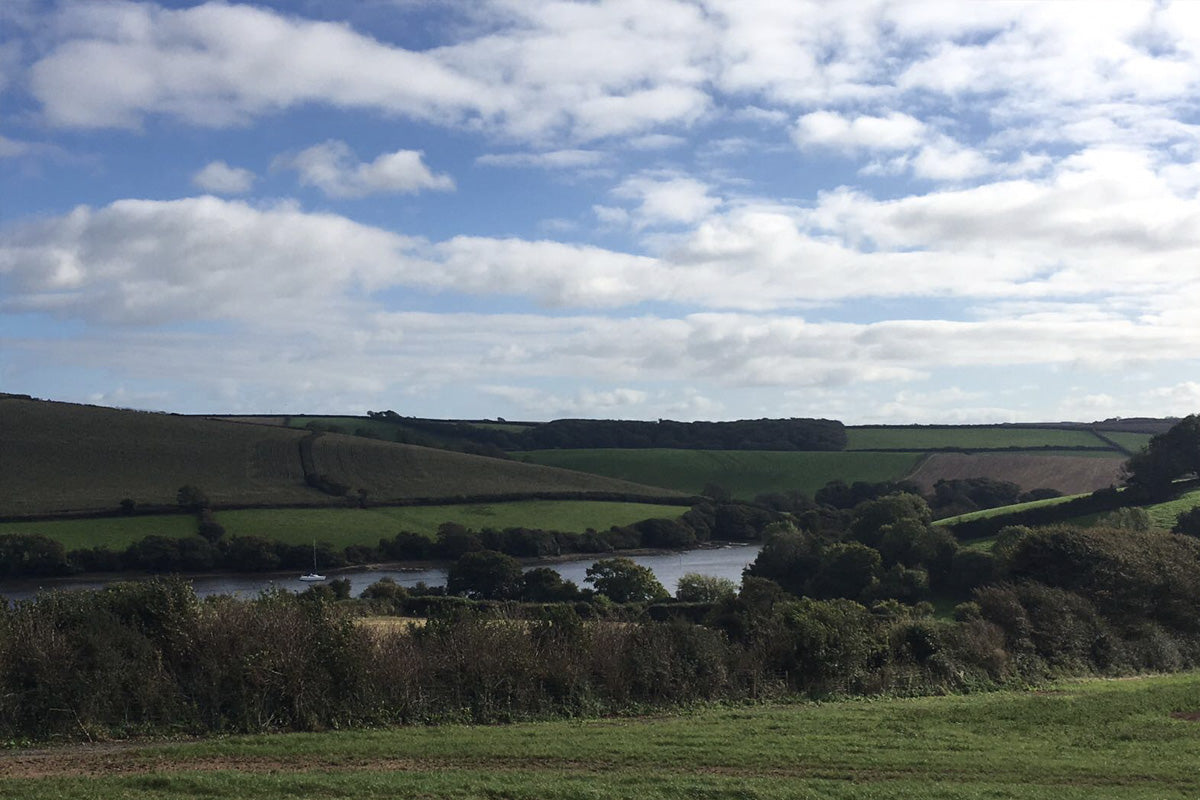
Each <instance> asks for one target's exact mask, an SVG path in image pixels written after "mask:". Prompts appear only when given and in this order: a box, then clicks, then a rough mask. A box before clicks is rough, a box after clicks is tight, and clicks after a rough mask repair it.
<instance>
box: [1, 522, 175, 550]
mask: <svg viewBox="0 0 1200 800" xmlns="http://www.w3.org/2000/svg"><path fill="white" fill-rule="evenodd" d="M196 530H197V521H196V518H195V517H194V516H192V515H190V514H154V515H150V516H145V517H100V518H97V519H58V520H42V521H39V522H0V534H5V533H39V534H41V535H42V536H48V537H49V538H51V539H55V540H56V541H59V542H62V544H63V547H65V548H66V549H67V550H77V549H79V548H84V547H100V546H103V547H107V548H109V549H110V550H119V549H123V548H125V547H127V546H129V545H131V544H133V543H134V542H136V541H138V540H139V539H144V538H146V537H147V536H169V537H171V538H173V539H180V538H183V537H184V536H193V535H195V533H196Z"/></svg>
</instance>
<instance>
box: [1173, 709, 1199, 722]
mask: <svg viewBox="0 0 1200 800" xmlns="http://www.w3.org/2000/svg"><path fill="white" fill-rule="evenodd" d="M1171 716H1172V717H1174V718H1175V719H1186V720H1187V721H1188V722H1200V711H1174V712H1172V713H1171Z"/></svg>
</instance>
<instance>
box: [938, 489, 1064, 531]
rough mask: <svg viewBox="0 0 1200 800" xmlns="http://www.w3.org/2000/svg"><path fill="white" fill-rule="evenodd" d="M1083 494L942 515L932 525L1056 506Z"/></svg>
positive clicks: (949, 523)
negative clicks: (954, 514)
mask: <svg viewBox="0 0 1200 800" xmlns="http://www.w3.org/2000/svg"><path fill="white" fill-rule="evenodd" d="M1084 496H1086V495H1085V494H1071V495H1063V496H1062V497H1050V498H1047V499H1045V500H1031V501H1030V502H1028V503H1014V504H1013V505H1011V506H998V507H997V508H984V509H981V510H979V511H971V512H968V513H966V514H959V515H958V516H956V517H944V518H943V519H939V520H934V523H933V524H934V525H954V524H956V523H959V522H970V521H971V520H975V519H991V518H992V517H1001V516H1004V515H1006V514H1015V513H1017V512H1019V511H1028V510H1029V509H1031V508H1041V507H1043V506H1056V505H1059V504H1060V503H1066V502H1068V501H1070V500H1074V499H1076V498H1079V497H1084Z"/></svg>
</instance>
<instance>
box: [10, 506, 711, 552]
mask: <svg viewBox="0 0 1200 800" xmlns="http://www.w3.org/2000/svg"><path fill="white" fill-rule="evenodd" d="M685 511H687V506H674V505H655V504H652V503H622V502H609V501H603V500H519V501H514V502H509V503H459V504H451V505H433V506H393V507H377V508H273V509H266V508H256V509H241V510H226V511H217V512H216V513H215V514H214V516H215V517H216V520H217V522H219V523H221V525H223V526H224V527H225V530H226V533H227V535H229V536H258V537H260V538H263V539H272V540H276V541H281V542H286V543H288V544H309V543H311V542H312V541H313V540H316V541H319V542H324V543H327V544H330V545H332V546H334V547H336V548H339V549H341V548H345V547H348V546H350V545H356V544H357V545H370V546H372V547H373V546H375V545H377V544H379V540H380V539H381V538H385V537H386V538H391V537H393V536H395V535H396V534H397V533H399V532H400V531H402V530H404V531H410V532H412V533H422V534H425V535H426V536H430V537H432V536H433V535H434V534H435V533H436V532H437V528H438V525H440V524H442V523H443V522H457V523H459V524H461V525H465V526H467V527H468V528H472V529H475V530H480V529H482V528H496V529H504V528H513V527H524V528H543V529H546V530H556V531H567V532H575V533H582V532H583V531H585V530H587V529H588V528H595V529H597V530H606V529H608V528H611V527H612V526H613V525H629V524H631V523H634V522H640V521H642V520H644V519H650V518H652V517H669V518H672V519H674V518H676V517H679V516H680V515H682V514H683V513H684V512H685ZM3 533H40V534H42V535H44V536H48V537H50V538H51V539H56V540H57V541H60V542H62V543H63V546H64V547H65V548H66V549H67V550H73V549H76V548H82V547H107V548H109V549H110V550H118V549H123V548H125V547H126V546H128V545H130V544H132V543H133V542H135V541H137V540H139V539H142V538H143V537H146V536H150V535H152V534H157V535H160V536H170V537H173V538H181V537H184V536H192V535H194V534H195V533H196V518H195V517H194V516H191V515H187V514H158V515H153V516H137V517H103V518H99V519H70V520H42V521H38V522H3V523H0V534H3Z"/></svg>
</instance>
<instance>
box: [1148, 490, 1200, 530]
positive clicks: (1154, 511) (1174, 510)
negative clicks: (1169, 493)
mask: <svg viewBox="0 0 1200 800" xmlns="http://www.w3.org/2000/svg"><path fill="white" fill-rule="evenodd" d="M1196 506H1200V489H1194V490H1193V491H1190V492H1186V493H1184V494H1181V495H1180V496H1179V497H1176V498H1175V499H1174V500H1168V501H1167V502H1165V503H1157V504H1155V505H1152V506H1146V507H1145V508H1146V513H1147V514H1149V515H1150V521H1151V522H1152V523H1154V526H1155V527H1156V528H1163V529H1164V530H1170V529H1171V528H1173V527H1175V520H1176V519H1177V518H1178V517H1179V515H1180V514H1182V513H1183V512H1185V511H1191V510H1192V509H1193V508H1195V507H1196Z"/></svg>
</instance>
